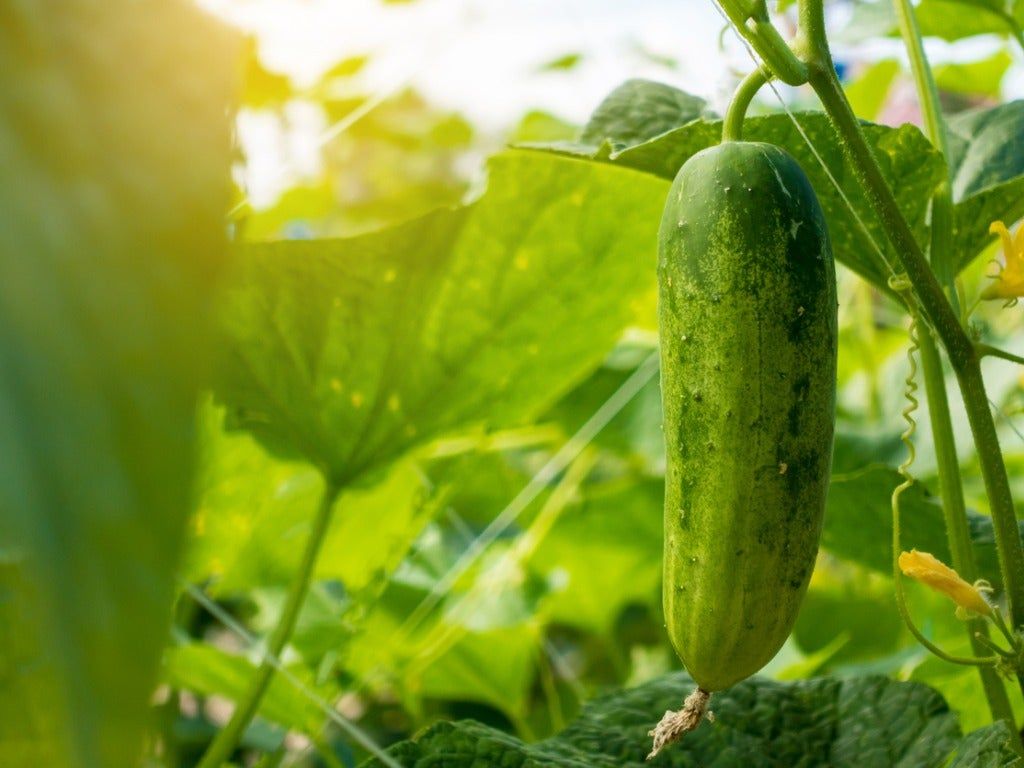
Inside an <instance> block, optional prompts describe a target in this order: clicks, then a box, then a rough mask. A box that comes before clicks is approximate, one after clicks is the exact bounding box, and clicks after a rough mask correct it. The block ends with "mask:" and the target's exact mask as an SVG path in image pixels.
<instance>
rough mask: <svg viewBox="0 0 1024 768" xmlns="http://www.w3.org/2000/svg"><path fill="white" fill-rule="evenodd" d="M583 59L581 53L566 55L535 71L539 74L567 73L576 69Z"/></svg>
mask: <svg viewBox="0 0 1024 768" xmlns="http://www.w3.org/2000/svg"><path fill="white" fill-rule="evenodd" d="M583 59H584V56H583V54H582V53H567V54H565V55H564V56H559V57H557V58H554V59H552V60H551V61H548V62H545V63H544V64H541V65H540V67H538V68H537V70H538V71H539V72H567V71H569V70H572V69H576V67H578V66H579V65H580V62H582V61H583Z"/></svg>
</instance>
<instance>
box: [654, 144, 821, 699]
mask: <svg viewBox="0 0 1024 768" xmlns="http://www.w3.org/2000/svg"><path fill="white" fill-rule="evenodd" d="M659 239H660V242H659V259H658V282H659V310H658V311H659V324H660V333H661V386H662V401H663V404H664V420H665V421H664V432H665V444H666V448H667V467H666V480H665V585H664V607H665V621H666V624H667V628H668V632H669V635H670V637H671V640H672V644H673V646H674V647H675V650H676V652H677V653H678V654H679V657H680V659H681V660H682V662H683V664H684V666H685V667H686V669H687V670H688V671H689V673H690V675H691V676H692V677H693V679H694V681H695V682H696V683H697V685H698V686H699V688H700V689H703V691H704V692H705V694H706V693H710V692H713V691H719V690H723V689H725V688H728V687H729V686H731V685H733V684H734V683H737V682H739V681H740V680H743V679H744V678H746V677H749V676H750V675H752V674H754V673H755V672H757V671H758V670H760V669H761V668H762V667H763V666H764V665H765V664H766V663H767V662H768V661H769V660H770V659H771V658H772V657H773V656H774V655H775V653H776V652H777V651H778V650H779V648H781V647H782V644H783V643H784V642H785V640H786V637H787V636H788V634H789V632H790V630H791V629H792V627H793V623H794V622H795V621H796V616H797V611H798V610H799V607H800V602H801V600H802V598H803V595H804V593H805V591H806V589H807V583H808V580H809V579H810V576H811V571H812V570H813V568H814V561H815V556H816V554H817V551H818V540H819V537H820V534H821V523H822V514H823V512H824V507H825V494H826V491H827V489H828V481H829V472H830V468H831V463H832V435H833V425H834V418H835V391H836V348H837V338H836V288H835V267H834V263H833V260H832V252H831V247H830V244H829V238H828V231H827V229H826V225H825V218H824V215H823V214H822V211H821V207H820V205H819V204H818V200H817V198H816V197H815V194H814V190H813V189H812V188H811V184H810V182H809V181H808V179H807V177H806V175H805V174H804V172H803V171H802V170H801V168H800V166H799V165H798V164H797V163H796V161H795V160H793V158H791V157H790V156H789V155H787V154H786V153H785V152H784V151H782V150H781V149H779V148H777V147H774V146H772V145H769V144H760V143H752V142H741V141H727V142H725V143H723V144H721V145H719V146H716V147H712V148H710V149H706V150H704V151H702V152H700V153H698V154H696V155H694V156H693V157H692V158H690V159H689V160H688V161H687V162H686V164H685V165H683V167H682V169H681V170H680V171H679V174H678V175H677V176H676V179H675V182H674V183H673V184H672V188H671V191H670V193H669V198H668V202H667V204H666V206H665V211H664V217H663V219H662V222H661V231H660V238H659ZM705 699H706V696H705Z"/></svg>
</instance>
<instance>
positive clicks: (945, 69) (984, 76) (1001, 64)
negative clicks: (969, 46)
mask: <svg viewBox="0 0 1024 768" xmlns="http://www.w3.org/2000/svg"><path fill="white" fill-rule="evenodd" d="M1011 64H1013V56H1011V55H1010V54H1009V53H1008V52H1007V51H1005V50H1000V51H996V52H995V53H994V54H992V55H991V56H989V57H988V58H985V59H980V60H979V61H971V62H967V63H952V64H939V65H938V66H936V67H935V82H936V84H937V85H938V86H939V88H940V89H941V90H943V91H948V92H950V93H963V94H967V95H969V96H985V97H987V98H990V99H998V98H999V94H1000V93H1002V83H1003V77H1004V76H1005V75H1006V72H1007V70H1008V69H1009V68H1010V65H1011Z"/></svg>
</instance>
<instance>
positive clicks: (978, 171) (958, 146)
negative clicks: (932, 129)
mask: <svg viewBox="0 0 1024 768" xmlns="http://www.w3.org/2000/svg"><path fill="white" fill-rule="evenodd" d="M947 125H948V127H949V134H950V167H951V169H952V175H953V195H954V198H955V200H956V201H957V202H956V210H955V214H956V231H955V233H954V247H955V248H956V249H957V252H958V253H959V254H960V266H961V268H963V267H965V266H967V264H969V263H970V262H971V261H972V260H973V259H974V257H975V256H977V255H978V254H979V253H981V251H982V250H984V248H985V246H986V245H987V244H988V243H990V242H992V240H993V239H994V238H993V236H991V235H989V232H988V228H989V224H991V223H992V222H993V221H996V220H1001V221H1005V222H1006V224H1007V225H1008V226H1009V225H1010V224H1011V223H1012V222H1014V221H1016V220H1017V219H1019V218H1020V217H1021V216H1024V101H1011V102H1008V103H1006V104H1002V105H1000V106H998V107H993V108H992V109H982V110H973V111H970V112H965V113H962V114H960V115H957V116H955V117H953V118H951V119H950V120H949V121H948V123H947Z"/></svg>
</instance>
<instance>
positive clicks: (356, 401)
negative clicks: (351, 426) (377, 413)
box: [349, 392, 364, 408]
mask: <svg viewBox="0 0 1024 768" xmlns="http://www.w3.org/2000/svg"><path fill="white" fill-rule="evenodd" d="M349 399H350V400H351V401H352V407H353V408H361V407H362V406H363V402H364V398H363V393H362V392H353V393H352V397H351V398H349Z"/></svg>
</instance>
